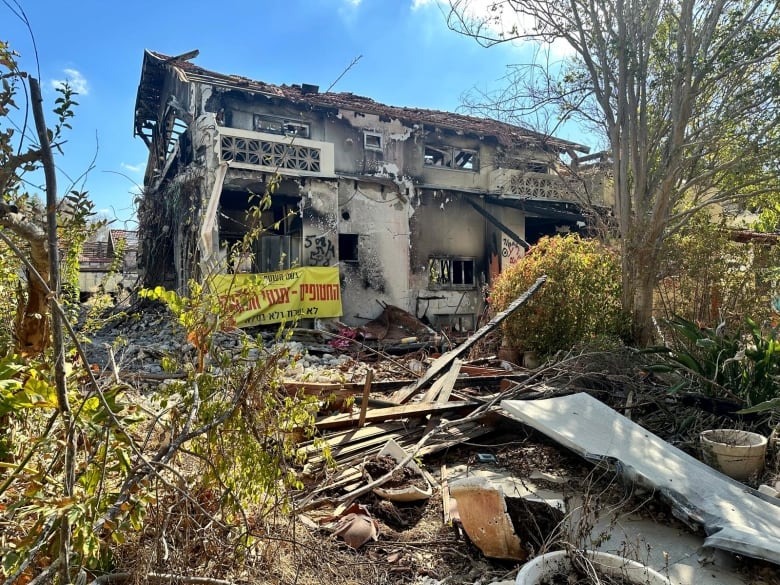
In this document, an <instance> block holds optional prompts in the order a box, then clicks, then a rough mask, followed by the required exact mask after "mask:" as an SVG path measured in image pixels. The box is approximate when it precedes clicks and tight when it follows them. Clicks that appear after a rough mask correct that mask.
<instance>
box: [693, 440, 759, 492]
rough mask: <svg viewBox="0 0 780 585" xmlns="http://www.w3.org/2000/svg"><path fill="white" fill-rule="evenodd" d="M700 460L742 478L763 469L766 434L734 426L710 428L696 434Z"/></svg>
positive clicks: (736, 477)
mask: <svg viewBox="0 0 780 585" xmlns="http://www.w3.org/2000/svg"><path fill="white" fill-rule="evenodd" d="M699 441H700V442H701V453H702V461H704V462H705V463H706V464H707V465H709V466H710V467H714V468H715V469H717V470H718V471H721V472H723V473H725V474H726V475H728V476H729V477H733V478H734V479H738V480H744V479H747V478H749V477H750V476H751V475H755V474H758V473H761V471H763V469H764V458H765V457H766V446H767V438H766V437H765V436H763V435H759V434H758V433H751V432H748V431H740V430H737V429H712V430H709V431H703V432H702V433H701V435H699Z"/></svg>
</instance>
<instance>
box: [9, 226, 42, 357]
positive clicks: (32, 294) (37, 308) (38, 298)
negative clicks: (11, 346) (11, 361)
mask: <svg viewBox="0 0 780 585" xmlns="http://www.w3.org/2000/svg"><path fill="white" fill-rule="evenodd" d="M30 264H32V266H33V267H34V268H35V270H36V271H37V272H38V274H40V276H41V278H43V280H44V281H46V282H49V253H48V250H47V248H46V242H45V240H44V241H31V242H30ZM14 337H15V342H16V351H17V352H18V353H19V354H20V355H23V356H36V355H40V354H41V353H42V352H43V351H44V350H45V349H46V347H47V345H48V343H49V297H48V293H47V291H46V290H45V289H44V287H43V286H42V285H41V283H40V282H39V281H38V279H37V278H35V276H34V275H32V274H30V273H29V270H28V271H27V299H26V302H24V310H23V311H21V312H17V321H16V327H15V331H14Z"/></svg>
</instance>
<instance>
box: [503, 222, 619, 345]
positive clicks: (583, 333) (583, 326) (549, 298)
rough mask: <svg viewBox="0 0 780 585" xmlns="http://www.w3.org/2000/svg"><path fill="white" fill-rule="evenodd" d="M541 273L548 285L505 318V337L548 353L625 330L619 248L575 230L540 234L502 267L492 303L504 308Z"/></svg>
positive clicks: (614, 335)
mask: <svg viewBox="0 0 780 585" xmlns="http://www.w3.org/2000/svg"><path fill="white" fill-rule="evenodd" d="M543 274H546V275H547V282H546V283H545V285H544V286H543V287H542V288H541V289H540V290H539V291H538V292H537V293H536V294H535V295H534V296H533V297H531V299H530V300H529V302H528V303H526V304H525V305H524V306H522V307H520V308H519V309H518V310H517V311H516V312H515V314H514V315H512V316H511V317H509V318H508V319H507V320H506V321H505V323H504V339H505V343H508V344H509V345H511V346H512V347H517V348H519V349H522V350H525V351H536V352H538V353H539V354H541V355H549V354H552V353H555V352H556V351H559V350H567V349H571V348H572V347H573V346H575V345H577V344H580V343H584V342H587V341H589V340H591V339H594V338H597V337H603V336H606V337H620V336H621V335H622V334H623V332H624V331H625V330H626V324H627V322H628V321H627V319H626V318H625V317H624V314H623V312H622V310H621V304H620V293H621V285H620V274H621V273H620V260H619V258H618V256H617V254H615V253H614V252H613V251H611V250H610V249H608V248H606V247H605V246H603V245H602V244H600V243H599V242H598V241H596V240H586V239H582V238H580V237H579V236H576V235H569V236H565V237H561V236H555V237H544V238H542V239H541V240H539V242H538V243H537V244H536V245H535V246H533V247H532V248H531V249H530V250H529V251H528V252H527V253H526V255H525V256H524V257H523V258H522V259H521V260H520V261H519V262H517V263H516V264H514V265H513V266H511V267H510V268H509V269H508V270H505V271H504V272H503V273H501V275H500V276H499V277H498V279H497V280H496V282H495V283H494V284H493V287H492V290H491V293H490V300H491V303H492V304H493V306H494V309H495V310H497V311H501V310H504V309H505V308H506V307H507V306H508V305H509V303H511V302H512V301H513V300H514V299H516V298H517V297H518V296H519V295H520V294H522V293H523V292H524V291H525V290H527V289H528V288H529V287H530V286H531V284H533V282H534V281H536V279H537V278H539V277H540V276H541V275H543Z"/></svg>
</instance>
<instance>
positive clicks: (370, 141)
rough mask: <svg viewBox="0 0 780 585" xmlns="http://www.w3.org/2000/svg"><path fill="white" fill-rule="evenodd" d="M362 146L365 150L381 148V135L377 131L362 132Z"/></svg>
mask: <svg viewBox="0 0 780 585" xmlns="http://www.w3.org/2000/svg"><path fill="white" fill-rule="evenodd" d="M363 147H364V148H365V149H366V150H382V135H381V134H379V133H378V132H363Z"/></svg>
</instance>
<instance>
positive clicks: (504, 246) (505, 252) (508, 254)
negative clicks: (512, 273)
mask: <svg viewBox="0 0 780 585" xmlns="http://www.w3.org/2000/svg"><path fill="white" fill-rule="evenodd" d="M523 254H524V252H523V247H522V246H521V245H520V244H518V243H517V242H515V241H514V240H513V239H511V238H507V237H506V236H502V237H501V266H502V268H503V267H507V266H511V265H512V264H515V263H516V262H517V261H518V260H520V258H522V257H523Z"/></svg>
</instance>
